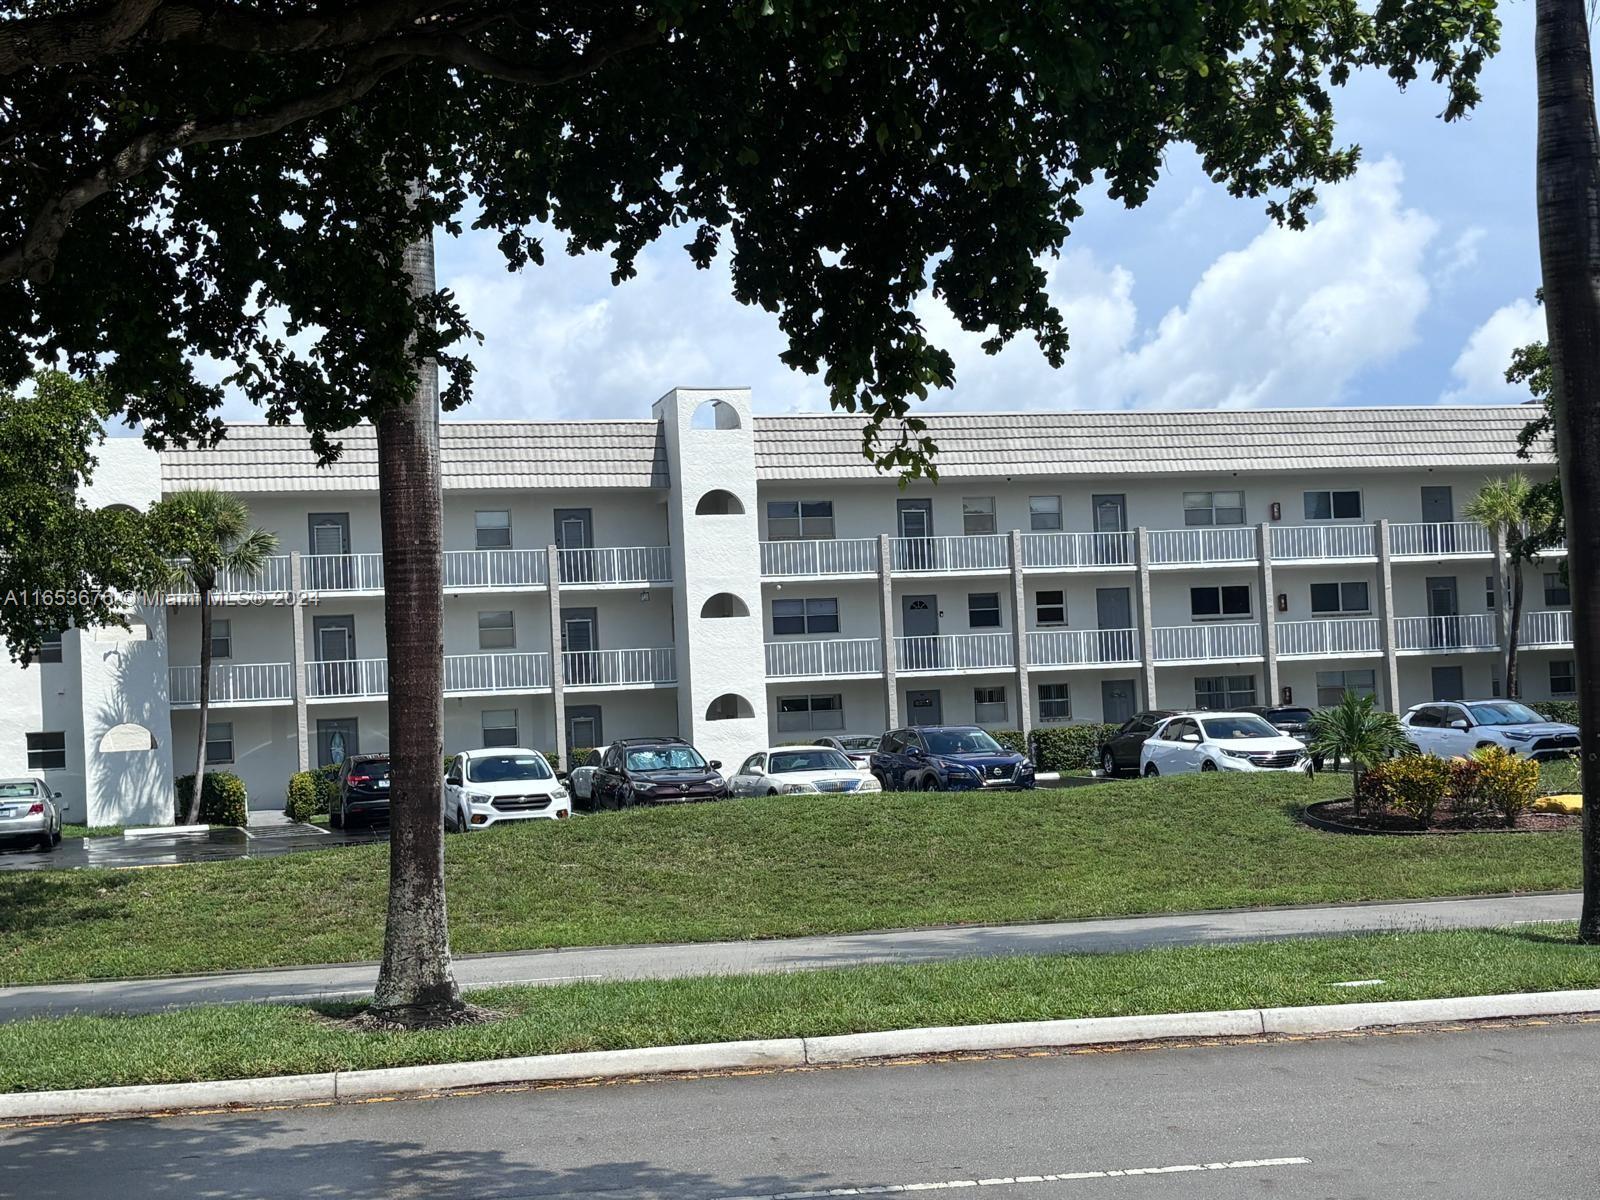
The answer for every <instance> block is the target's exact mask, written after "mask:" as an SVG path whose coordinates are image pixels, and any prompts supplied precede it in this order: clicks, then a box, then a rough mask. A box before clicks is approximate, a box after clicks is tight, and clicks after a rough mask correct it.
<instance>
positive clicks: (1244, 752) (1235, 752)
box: [1221, 746, 1250, 758]
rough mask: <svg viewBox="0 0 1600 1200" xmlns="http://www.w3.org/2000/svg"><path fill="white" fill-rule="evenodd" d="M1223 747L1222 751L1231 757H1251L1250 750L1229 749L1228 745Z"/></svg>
mask: <svg viewBox="0 0 1600 1200" xmlns="http://www.w3.org/2000/svg"><path fill="white" fill-rule="evenodd" d="M1221 749H1222V752H1223V753H1224V754H1226V755H1227V756H1228V757H1229V758H1249V757H1250V751H1248V750H1229V749H1228V748H1227V747H1226V746H1223V747H1222V748H1221Z"/></svg>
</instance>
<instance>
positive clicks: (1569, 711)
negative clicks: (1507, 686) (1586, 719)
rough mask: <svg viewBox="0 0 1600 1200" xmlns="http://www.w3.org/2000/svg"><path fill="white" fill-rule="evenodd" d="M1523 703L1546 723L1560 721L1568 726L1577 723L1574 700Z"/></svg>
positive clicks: (1576, 707)
mask: <svg viewBox="0 0 1600 1200" xmlns="http://www.w3.org/2000/svg"><path fill="white" fill-rule="evenodd" d="M1523 703H1525V704H1526V705H1527V706H1528V707H1529V708H1531V709H1533V711H1534V712H1536V713H1538V714H1539V715H1540V716H1541V717H1543V718H1544V719H1545V720H1546V721H1562V722H1564V723H1566V724H1568V725H1576V724H1577V723H1578V702H1577V701H1576V700H1525V701H1523Z"/></svg>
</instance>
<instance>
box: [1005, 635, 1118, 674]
mask: <svg viewBox="0 0 1600 1200" xmlns="http://www.w3.org/2000/svg"><path fill="white" fill-rule="evenodd" d="M1138 661H1139V634H1138V631H1137V630H1134V629H1041V630H1037V631H1035V632H1033V633H1030V634H1029V635H1028V663H1029V664H1030V665H1031V666H1035V667H1076V666H1088V665H1093V664H1095V663H1136V662H1138Z"/></svg>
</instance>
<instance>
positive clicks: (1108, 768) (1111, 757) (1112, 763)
mask: <svg viewBox="0 0 1600 1200" xmlns="http://www.w3.org/2000/svg"><path fill="white" fill-rule="evenodd" d="M1100 770H1101V771H1102V772H1104V773H1105V774H1107V775H1115V774H1116V773H1117V756H1116V755H1115V754H1113V753H1111V751H1110V749H1109V748H1107V749H1106V750H1103V751H1101V753H1100Z"/></svg>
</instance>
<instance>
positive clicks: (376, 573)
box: [300, 554, 383, 592]
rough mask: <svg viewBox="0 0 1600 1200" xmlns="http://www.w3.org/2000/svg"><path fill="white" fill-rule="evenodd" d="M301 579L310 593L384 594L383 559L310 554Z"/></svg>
mask: <svg viewBox="0 0 1600 1200" xmlns="http://www.w3.org/2000/svg"><path fill="white" fill-rule="evenodd" d="M300 577H301V579H302V580H303V581H304V584H305V589H306V591H308V592H381V591H383V555H381V554H307V555H304V556H302V557H301V559H300Z"/></svg>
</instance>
